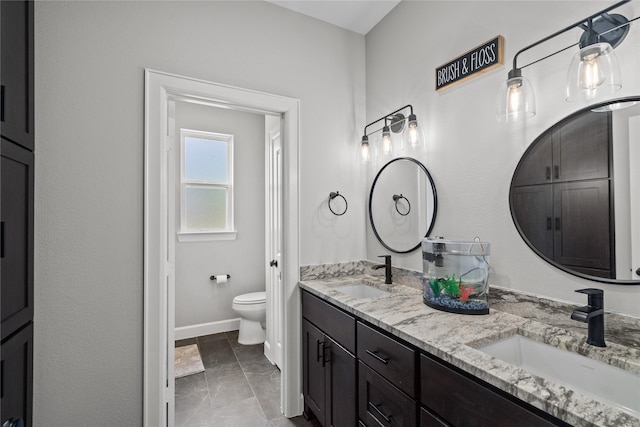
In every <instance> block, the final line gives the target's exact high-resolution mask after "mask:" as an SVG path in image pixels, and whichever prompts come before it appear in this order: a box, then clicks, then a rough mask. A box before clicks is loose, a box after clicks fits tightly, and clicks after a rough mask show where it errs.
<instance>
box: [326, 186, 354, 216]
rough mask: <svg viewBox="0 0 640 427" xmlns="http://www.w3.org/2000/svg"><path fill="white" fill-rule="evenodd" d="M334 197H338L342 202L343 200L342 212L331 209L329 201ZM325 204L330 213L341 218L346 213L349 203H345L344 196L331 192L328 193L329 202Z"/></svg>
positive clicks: (337, 192)
mask: <svg viewBox="0 0 640 427" xmlns="http://www.w3.org/2000/svg"><path fill="white" fill-rule="evenodd" d="M336 197H340V198H342V200H344V210H343V211H342V212H341V213H338V212H336V211H334V210H333V208H332V207H331V201H332V200H333V199H335V198H336ZM327 204H328V205H329V210H330V211H331V213H332V214H334V215H336V216H342V215H344V214H345V213H347V209H348V207H349V203H347V199H345V198H344V196H343V195H342V194H340V192H339V191H332V192H331V193H329V201H328V202H327Z"/></svg>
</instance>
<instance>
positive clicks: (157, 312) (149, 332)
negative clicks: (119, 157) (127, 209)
mask: <svg viewBox="0 0 640 427" xmlns="http://www.w3.org/2000/svg"><path fill="white" fill-rule="evenodd" d="M176 99H183V100H184V99H188V100H189V101H191V102H200V103H205V104H208V105H215V106H219V107H226V108H229V107H233V108H236V109H245V110H247V111H253V112H264V113H265V114H270V115H273V114H276V115H278V116H280V117H282V126H281V132H280V133H279V135H278V137H277V139H278V140H279V141H280V144H281V147H282V149H281V156H280V158H281V165H282V173H281V175H280V176H281V177H282V186H281V188H282V189H283V191H282V194H281V200H282V203H281V204H280V206H281V208H282V209H281V212H280V213H279V221H280V224H281V227H282V228H281V235H282V236H283V239H282V242H281V244H280V249H281V251H280V253H279V255H278V256H277V257H274V259H273V260H272V261H277V262H278V268H277V270H279V272H278V276H277V277H278V280H280V282H281V287H280V290H281V292H282V296H281V298H279V302H280V303H281V305H282V310H281V311H282V317H281V322H280V323H281V327H280V328H279V331H280V338H279V339H280V341H279V342H278V341H277V339H274V341H273V343H274V344H276V343H279V345H280V347H281V348H282V350H283V351H282V352H281V356H280V357H281V359H282V360H281V370H282V410H283V413H284V415H285V416H287V417H292V416H296V415H299V414H301V413H302V399H301V390H300V384H301V366H300V295H299V291H298V289H297V282H298V279H299V260H298V221H299V220H298V213H297V206H298V179H297V175H298V174H297V172H298V130H299V124H298V117H299V101H298V100H296V99H292V98H286V97H282V96H278V95H271V94H266V93H262V92H256V91H252V90H247V89H242V88H236V87H231V86H226V85H221V84H217V83H212V82H206V81H202V80H197V79H193V78H189V77H182V76H177V75H173V74H168V73H164V72H159V71H154V70H145V218H144V230H145V235H144V398H143V399H144V402H143V406H144V408H143V411H144V415H143V424H144V425H145V426H158V425H162V426H171V425H173V416H174V414H173V409H174V402H173V344H174V327H175V324H174V318H175V312H174V309H175V307H174V298H175V258H174V257H175V254H174V253H173V247H172V246H173V245H172V244H170V242H171V240H170V239H173V238H174V235H175V224H173V222H172V221H171V220H170V216H169V215H168V207H169V206H170V205H171V202H172V200H171V199H170V198H171V197H172V196H171V194H172V192H171V191H170V189H172V188H173V185H172V183H170V182H169V179H168V176H169V168H170V167H171V166H170V162H169V161H168V160H169V157H170V156H169V154H168V150H170V147H171V140H170V139H171V137H172V132H171V129H172V128H173V126H174V123H172V119H171V117H172V115H171V108H173V104H174V101H175V100H176ZM272 136H273V135H272ZM273 347H276V345H273ZM274 357H277V356H274Z"/></svg>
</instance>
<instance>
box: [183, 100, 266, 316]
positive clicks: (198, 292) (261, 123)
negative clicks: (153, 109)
mask: <svg viewBox="0 0 640 427" xmlns="http://www.w3.org/2000/svg"><path fill="white" fill-rule="evenodd" d="M180 128H185V129H192V130H202V131H208V132H218V133H226V134H230V135H233V136H234V141H233V163H234V186H233V192H234V211H235V215H234V217H235V228H236V230H237V231H238V234H237V236H236V239H235V240H228V241H208V242H177V241H176V266H175V268H176V270H175V271H176V300H175V302H176V328H179V327H187V326H194V325H198V324H203V323H211V322H220V321H224V320H229V319H234V318H237V317H238V316H237V315H236V314H235V313H234V311H233V310H232V309H231V303H232V301H233V298H234V297H235V296H236V295H240V294H243V293H247V292H257V291H264V290H265V273H264V271H265V268H264V263H265V253H264V251H265V222H264V221H265V201H264V198H265V186H264V173H265V171H264V170H265V155H264V153H265V134H264V132H265V116H264V115H260V114H253V113H246V112H241V111H233V110H229V109H222V108H214V107H207V106H203V105H198V104H192V103H185V102H177V103H176V133H177V134H178V135H177V136H176V140H175V141H176V147H175V150H176V151H175V152H176V153H179V147H180V136H179V134H180ZM175 159H176V172H177V173H176V180H177V182H176V189H177V190H178V189H179V182H180V175H179V171H180V164H179V162H180V158H179V156H177V155H176V156H175ZM175 200H176V201H179V200H180V193H179V191H176V199H175ZM179 227H180V205H179V203H176V230H179ZM214 273H215V274H217V273H225V274H230V275H231V280H230V281H229V282H227V283H226V284H219V285H218V284H216V283H215V282H212V281H211V280H209V277H210V276H211V275H212V274H214Z"/></svg>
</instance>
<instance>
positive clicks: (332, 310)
mask: <svg viewBox="0 0 640 427" xmlns="http://www.w3.org/2000/svg"><path fill="white" fill-rule="evenodd" d="M302 316H303V317H304V318H306V319H307V320H308V321H309V322H311V323H313V324H314V325H315V326H317V327H318V329H320V330H322V332H324V333H325V334H327V335H329V336H330V337H331V338H333V339H334V340H335V341H336V342H338V343H339V344H340V345H341V346H343V347H344V348H346V349H347V350H349V351H350V352H351V353H352V354H355V352H356V319H355V317H353V316H351V315H349V314H347V313H345V312H344V311H342V310H340V309H338V308H336V307H334V306H332V305H331V304H329V303H328V302H325V301H323V300H321V299H320V298H318V297H316V296H315V295H311V294H310V293H309V292H307V291H302Z"/></svg>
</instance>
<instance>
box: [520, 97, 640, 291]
mask: <svg viewBox="0 0 640 427" xmlns="http://www.w3.org/2000/svg"><path fill="white" fill-rule="evenodd" d="M638 142H640V97H630V98H622V99H617V100H612V101H607V102H606V103H602V104H597V105H593V106H590V107H588V108H585V109H583V110H580V111H578V112H576V113H574V114H572V115H571V116H569V117H567V118H565V119H563V120H561V121H560V122H558V123H557V124H555V125H553V126H552V127H551V128H549V129H547V130H546V131H545V132H544V133H542V134H541V135H540V136H539V137H538V138H537V139H536V140H535V141H533V143H532V144H531V145H530V146H529V148H527V150H526V152H525V153H524V155H523V156H522V159H521V160H520V162H519V163H518V166H517V167H516V170H515V173H514V175H513V179H512V180H511V189H510V192H509V206H510V208H511V216H512V218H513V221H514V223H515V226H516V228H517V229H518V232H519V233H520V235H521V236H522V238H523V239H524V241H525V242H526V243H527V244H528V245H529V246H530V247H531V249H533V251H534V252H535V253H536V254H538V255H539V256H541V257H542V258H543V259H544V260H545V261H547V262H549V263H550V264H552V265H554V266H556V267H557V268H560V269H562V270H564V271H566V272H569V273H571V274H574V275H576V276H579V277H582V278H585V279H590V280H596V281H600V282H608V283H617V284H640V144H638Z"/></svg>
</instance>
